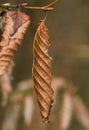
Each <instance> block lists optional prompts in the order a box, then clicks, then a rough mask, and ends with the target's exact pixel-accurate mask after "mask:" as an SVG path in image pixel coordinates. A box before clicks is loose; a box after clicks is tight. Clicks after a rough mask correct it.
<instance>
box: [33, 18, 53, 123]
mask: <svg viewBox="0 0 89 130" xmlns="http://www.w3.org/2000/svg"><path fill="white" fill-rule="evenodd" d="M48 49H49V34H48V29H47V27H46V25H45V20H43V21H41V22H40V25H39V27H38V29H37V32H36V34H35V38H34V43H33V55H34V57H33V58H34V61H33V82H34V87H35V92H36V96H37V100H38V103H39V107H40V112H41V116H42V121H43V122H48V121H49V114H50V110H51V107H52V103H53V89H52V87H51V82H52V76H51V60H52V58H51V57H49V55H48Z"/></svg>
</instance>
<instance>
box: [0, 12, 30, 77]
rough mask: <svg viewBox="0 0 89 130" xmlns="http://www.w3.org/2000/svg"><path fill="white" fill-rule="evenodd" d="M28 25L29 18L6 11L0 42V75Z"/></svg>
mask: <svg viewBox="0 0 89 130" xmlns="http://www.w3.org/2000/svg"><path fill="white" fill-rule="evenodd" d="M29 23H30V20H29V16H27V15H26V14H24V13H22V12H20V11H8V12H7V14H6V21H5V26H4V31H3V34H2V40H1V42H0V46H1V50H0V75H2V74H3V73H4V72H5V71H6V70H7V68H8V65H9V64H10V62H11V60H12V57H13V56H14V53H15V52H16V51H17V49H18V46H19V45H20V44H21V42H22V39H23V37H24V34H25V33H26V30H27V28H28V25H29Z"/></svg>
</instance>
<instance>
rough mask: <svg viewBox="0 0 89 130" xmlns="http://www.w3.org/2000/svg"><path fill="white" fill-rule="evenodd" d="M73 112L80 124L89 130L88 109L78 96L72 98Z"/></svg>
mask: <svg viewBox="0 0 89 130" xmlns="http://www.w3.org/2000/svg"><path fill="white" fill-rule="evenodd" d="M73 106H74V114H75V116H76V118H77V119H78V121H79V122H80V123H81V125H82V126H83V127H84V128H85V129H86V130H89V111H88V109H87V108H86V106H85V104H84V102H83V101H82V99H81V98H80V97H79V96H76V97H75V98H74V99H73Z"/></svg>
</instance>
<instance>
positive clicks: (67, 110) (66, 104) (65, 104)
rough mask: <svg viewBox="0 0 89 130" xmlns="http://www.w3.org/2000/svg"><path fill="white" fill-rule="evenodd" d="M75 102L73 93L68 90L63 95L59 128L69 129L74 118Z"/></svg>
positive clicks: (62, 129) (61, 129)
mask: <svg viewBox="0 0 89 130" xmlns="http://www.w3.org/2000/svg"><path fill="white" fill-rule="evenodd" d="M72 112H73V103H72V94H71V93H70V92H69V91H68V90H67V91H65V92H64V93H63V95H62V104H61V108H60V112H59V113H60V114H59V116H60V117H59V128H60V130H67V129H68V127H69V125H70V121H71V118H72Z"/></svg>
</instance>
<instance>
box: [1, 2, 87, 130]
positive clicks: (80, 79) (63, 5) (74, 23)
mask: <svg viewBox="0 0 89 130" xmlns="http://www.w3.org/2000/svg"><path fill="white" fill-rule="evenodd" d="M6 2H10V3H11V4H18V3H21V2H27V3H29V4H30V5H31V6H43V5H46V4H47V3H49V2H50V0H43V1H42V0H0V4H2V3H6ZM54 8H55V9H54V10H53V11H50V12H48V17H47V21H46V23H47V27H48V28H49V33H50V43H51V47H50V55H51V56H52V58H53V61H52V74H53V76H56V77H57V76H58V77H63V78H65V79H67V80H69V81H72V82H73V84H74V85H75V86H77V88H78V93H79V95H80V96H81V97H82V99H83V100H84V102H85V104H86V106H87V107H88V108H89V100H88V98H89V17H88V16H89V0H61V2H60V3H57V4H56V5H55V6H54ZM22 11H24V12H26V13H27V14H28V15H30V17H31V25H30V27H29V29H28V31H27V33H26V35H25V38H24V40H23V43H22V45H21V47H20V48H19V51H18V52H17V53H16V55H15V57H14V62H15V67H14V71H13V75H14V80H13V83H14V84H16V83H18V82H20V81H22V80H25V79H29V78H31V77H32V74H31V73H32V72H31V71H32V62H33V56H32V55H33V54H32V51H33V48H32V46H33V38H34V35H35V31H36V28H37V23H38V21H39V20H40V19H42V18H43V17H44V12H43V11H39V10H38V11H35V10H26V9H23V10H22ZM6 109H7V108H2V107H1V108H0V120H1V121H0V122H2V121H3V118H4V111H5V110H6ZM37 109H38V108H37ZM37 111H38V110H37ZM35 113H36V112H35ZM55 114H56V113H55ZM34 116H36V114H34ZM39 116H40V115H39ZM38 118H40V117H38V116H36V117H35V119H34V123H33V124H34V125H33V124H32V126H31V127H30V126H29V128H28V127H26V126H25V125H24V123H23V119H22V118H21V119H20V121H19V125H18V128H17V129H16V130H19V129H21V130H34V129H37V130H44V129H45V130H48V129H49V128H50V129H51V130H57V125H56V123H53V122H51V124H50V125H47V126H45V125H43V124H42V123H41V122H39V126H40V127H37V126H38V125H37V124H35V123H36V120H38ZM55 119H56V120H57V116H56V118H55ZM35 125H36V126H35ZM70 127H71V128H70V129H72V130H80V129H81V130H83V128H81V126H80V125H79V123H78V122H76V121H75V119H73V121H72V123H71V126H70Z"/></svg>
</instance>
